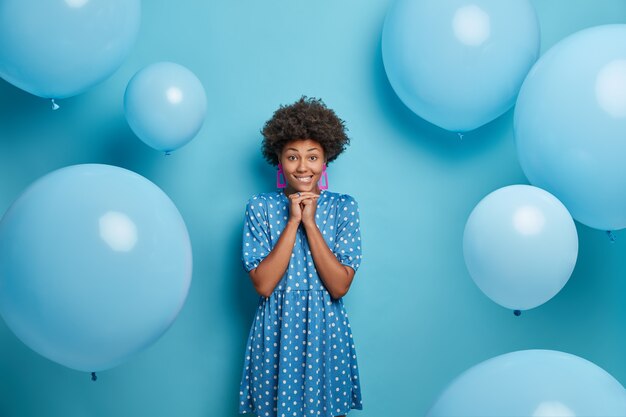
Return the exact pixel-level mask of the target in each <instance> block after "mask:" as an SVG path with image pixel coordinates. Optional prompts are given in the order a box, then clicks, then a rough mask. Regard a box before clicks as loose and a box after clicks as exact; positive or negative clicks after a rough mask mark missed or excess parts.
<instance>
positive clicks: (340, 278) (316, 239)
mask: <svg viewBox="0 0 626 417" xmlns="http://www.w3.org/2000/svg"><path fill="white" fill-rule="evenodd" d="M304 228H305V230H306V234H307V241H308V242H309V248H310V249H311V255H312V256H313V263H314V264H315V269H316V270H317V274H318V275H319V277H320V279H321V280H322V282H323V283H324V286H325V287H326V289H327V290H328V292H329V293H330V295H331V297H333V298H335V299H339V298H341V297H343V296H344V295H346V293H347V292H348V290H349V289H350V284H352V279H353V278H354V270H353V269H352V268H350V267H349V266H345V265H343V264H342V263H341V262H339V261H338V260H337V258H336V257H335V254H334V253H333V252H332V251H331V250H330V248H329V247H328V245H327V244H326V241H325V240H324V237H323V236H322V233H321V232H320V230H319V228H318V227H317V225H316V224H315V223H311V222H310V223H308V224H305V225H304Z"/></svg>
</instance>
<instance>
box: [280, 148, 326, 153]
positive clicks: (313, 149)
mask: <svg viewBox="0 0 626 417" xmlns="http://www.w3.org/2000/svg"><path fill="white" fill-rule="evenodd" d="M287 150H288V151H296V152H298V150H297V149H296V148H287ZM319 150H320V148H311V149H307V152H311V151H319Z"/></svg>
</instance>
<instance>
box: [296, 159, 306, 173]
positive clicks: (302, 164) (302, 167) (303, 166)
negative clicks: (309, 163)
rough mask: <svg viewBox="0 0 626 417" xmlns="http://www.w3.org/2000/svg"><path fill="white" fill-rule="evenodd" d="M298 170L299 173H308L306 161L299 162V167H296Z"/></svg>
mask: <svg viewBox="0 0 626 417" xmlns="http://www.w3.org/2000/svg"><path fill="white" fill-rule="evenodd" d="M296 170H297V171H298V172H305V171H306V161H305V160H304V158H301V159H300V161H299V162H298V166H297V167H296Z"/></svg>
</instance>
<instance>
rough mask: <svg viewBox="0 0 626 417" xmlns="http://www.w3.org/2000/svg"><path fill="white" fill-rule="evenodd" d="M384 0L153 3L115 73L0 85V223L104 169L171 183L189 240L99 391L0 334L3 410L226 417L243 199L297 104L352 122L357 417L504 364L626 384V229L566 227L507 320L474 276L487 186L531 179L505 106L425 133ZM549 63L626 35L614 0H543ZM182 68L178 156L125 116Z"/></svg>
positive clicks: (234, 387)
mask: <svg viewBox="0 0 626 417" xmlns="http://www.w3.org/2000/svg"><path fill="white" fill-rule="evenodd" d="M389 3H390V2H389V0H377V1H363V0H342V1H333V0H315V1H311V0H308V1H303V0H263V1H259V0H257V1H241V0H212V1H210V2H209V1H191V0H187V1H182V0H181V1H178V2H173V1H164V0H150V1H145V2H144V4H143V20H142V27H141V32H140V36H139V39H138V42H137V44H136V46H135V48H134V49H133V51H132V53H131V55H130V57H129V58H128V59H127V60H126V61H125V63H124V65H123V66H122V67H121V68H120V69H119V70H118V71H117V72H116V73H115V74H114V75H113V76H112V77H111V78H109V79H108V80H107V81H105V82H104V83H102V84H100V85H99V86H97V87H95V88H93V89H91V90H90V91H88V92H87V93H85V94H82V95H80V96H78V97H75V98H71V99H67V100H63V101H61V102H60V104H61V109H60V110H58V111H54V112H53V111H52V110H51V109H50V105H49V102H46V101H45V100H42V99H39V98H37V97H34V96H30V95H28V94H26V93H24V92H22V91H20V90H18V89H16V88H14V87H13V86H11V85H9V84H8V83H5V82H3V81H0V213H3V212H4V211H5V210H6V209H7V208H8V206H9V205H10V204H11V202H12V201H13V200H14V199H15V198H16V197H17V196H18V195H19V194H20V192H21V191H22V190H23V189H24V188H25V187H26V186H28V185H29V184H30V183H31V182H32V181H34V180H35V179H37V178H38V177H40V176H42V175H44V174H46V173H48V172H50V171H52V170H54V169H57V168H60V167H63V166H67V165H72V164H78V163H88V162H98V163H109V164H115V165H119V166H122V167H125V168H128V169H131V170H134V171H136V172H138V173H140V174H142V175H144V176H146V177H147V178H149V179H150V180H152V181H153V182H155V183H156V184H157V185H159V186H160V187H162V188H163V190H164V191H165V192H166V193H167V194H168V195H169V196H170V197H171V198H172V200H173V201H174V202H175V203H176V205H177V206H178V208H179V210H180V212H181V213H182V215H183V217H184V218H185V220H186V222H187V226H188V229H189V232H190V235H191V239H192V244H193V248H194V274H193V282H192V286H191V290H190V294H189V298H188V300H187V303H186V305H185V307H184V308H183V310H182V312H181V314H180V316H179V318H178V320H177V321H176V323H175V324H174V326H173V327H172V328H171V329H170V330H169V331H168V332H167V333H166V334H165V335H164V336H163V338H161V339H160V340H159V341H158V342H157V343H156V344H155V345H154V346H152V347H151V348H149V349H148V350H146V351H144V352H143V353H141V354H140V355H138V356H137V357H135V359H134V360H132V361H130V362H128V363H126V364H123V365H122V366H119V367H117V368H115V369H113V370H110V371H107V372H103V373H101V374H100V375H99V376H100V378H99V379H98V381H97V382H96V383H93V382H91V381H90V380H89V376H88V375H86V374H81V373H78V372H76V371H72V370H69V369H66V368H64V367H62V366H60V365H57V364H55V363H53V362H50V361H48V360H47V359H44V358H42V357H40V356H38V355H37V354H35V353H34V352H32V351H31V350H29V349H28V348H27V347H25V346H24V345H23V344H22V343H21V342H20V341H19V340H18V339H16V338H15V337H14V336H13V334H12V333H11V332H10V331H9V330H8V329H7V328H6V326H5V325H4V324H3V323H2V322H0V416H1V417H26V416H29V417H30V416H64V417H74V416H76V417H79V416H80V417H85V416H118V417H125V416H129V417H130V416H141V415H150V416H154V417H161V416H163V417H165V416H174V415H181V416H186V417H197V416H235V415H237V413H236V410H237V397H238V392H239V379H240V376H241V365H242V359H243V352H244V347H245V340H246V337H247V334H248V330H249V325H250V323H251V320H252V315H253V311H254V308H255V306H256V302H257V296H256V295H255V293H254V290H253V288H252V285H251V284H250V283H249V280H248V277H247V276H246V274H245V273H244V272H243V270H242V268H241V265H240V261H239V256H240V253H239V250H240V248H239V245H240V235H241V227H242V217H243V209H244V205H245V202H246V201H247V199H248V197H249V196H250V195H251V194H253V193H256V192H260V191H266V190H271V189H272V188H273V184H274V180H275V174H274V171H273V169H272V168H271V167H269V166H268V165H267V164H265V162H263V160H262V158H261V156H260V152H259V144H260V135H259V129H260V128H261V126H262V124H263V122H264V121H265V120H266V119H267V118H269V117H270V116H271V114H272V112H273V110H274V109H275V108H276V107H277V106H278V105H279V104H282V103H289V102H292V101H294V100H296V99H297V98H298V97H299V96H300V95H301V94H306V95H310V96H317V97H322V98H323V99H324V100H325V101H326V103H327V104H328V105H329V106H331V107H333V108H334V109H335V110H336V111H337V113H338V114H339V115H340V116H341V117H342V118H344V119H345V120H346V122H347V125H348V127H349V129H350V135H351V137H352V139H353V140H352V145H351V147H350V148H349V150H348V151H347V152H346V154H344V155H342V156H341V157H340V158H339V159H338V160H337V162H336V163H334V164H332V165H331V166H330V168H329V175H330V181H331V189H332V190H334V191H339V192H348V193H350V194H352V195H354V196H355V197H356V198H357V200H359V203H360V207H361V219H362V230H363V232H362V233H363V242H364V243H363V247H364V256H365V260H364V262H363V265H362V268H361V269H360V270H359V273H358V274H357V275H356V280H355V282H354V285H353V287H352V289H351V291H350V293H349V294H348V295H347V297H346V299H345V303H346V306H347V309H348V312H349V314H350V318H351V322H352V328H353V331H354V335H355V341H356V345H357V352H358V355H359V362H360V371H361V379H362V384H363V385H362V388H363V398H364V407H365V409H364V411H362V412H354V414H355V415H360V416H363V417H379V416H383V415H415V416H419V415H423V414H424V412H425V411H426V410H427V408H428V406H429V404H430V403H431V402H432V401H433V399H434V398H435V396H436V395H437V394H438V393H439V392H440V391H441V390H442V389H443V388H444V387H445V386H446V384H447V383H448V382H450V380H451V379H452V378H454V377H455V376H456V375H458V374H459V373H460V372H462V371H463V370H465V369H467V368H469V367H470V366H472V365H474V364H476V363H478V362H480V361H482V360H485V359H487V358H490V357H492V356H496V355H499V354H502V353H505V352H510V351H514V350H520V349H528V348H545V349H556V350H562V351H565V352H570V353H573V354H576V355H579V356H582V357H584V358H586V359H589V360H591V361H593V362H595V363H596V364H598V365H599V366H601V367H603V368H604V369H606V370H607V371H608V372H610V373H611V374H612V375H613V376H615V377H616V378H617V379H618V380H619V381H620V382H621V383H622V384H626V360H624V352H625V351H626V337H625V332H624V329H625V328H626V303H625V302H624V300H625V299H626V262H625V261H624V256H623V253H624V250H625V248H626V233H623V232H617V233H616V235H617V241H616V242H615V243H610V242H609V240H608V238H607V237H606V235H605V234H604V233H603V232H600V231H596V230H592V229H589V228H587V227H585V226H582V225H578V224H577V227H578V232H579V239H580V252H579V259H578V264H577V266H576V269H575V271H574V274H573V276H572V278H571V279H570V281H569V283H568V284H567V285H566V287H565V288H564V289H563V291H562V292H561V293H560V294H558V295H557V296H556V298H554V299H553V300H552V301H550V302H548V303H547V304H545V305H543V306H541V307H539V308H537V309H534V310H530V311H528V312H525V313H524V314H523V315H522V316H521V317H515V316H513V314H512V313H511V312H510V311H507V310H505V309H503V308H501V307H499V306H498V305H496V304H494V303H493V302H491V301H490V300H489V299H488V298H486V297H485V296H484V295H483V294H482V293H481V292H480V291H479V290H478V288H477V287H476V286H475V285H474V284H473V282H472V281H471V279H470V277H469V275H468V273H467V272H466V269H465V265H464V261H463V255H462V234H463V227H464V224H465V221H466V219H467V216H468V215H469V213H470V212H471V210H472V209H473V207H474V206H475V205H476V203H478V201H479V200H480V199H481V198H482V197H484V196H485V195H486V194H488V193H489V192H491V191H493V190H495V189H497V188H499V187H502V186H505V185H509V184H515V183H526V180H525V177H524V175H523V173H522V171H521V169H520V167H519V164H518V162H517V157H516V154H515V146H514V139H513V131H512V112H511V111H510V112H508V113H506V114H505V115H503V116H502V117H500V118H499V119H497V120H495V121H494V122H492V123H490V124H488V125H486V126H484V127H482V128H480V129H478V130H476V131H473V132H470V133H468V134H467V135H465V136H464V138H463V140H460V139H459V138H458V137H457V136H456V134H453V133H449V132H446V131H443V130H440V129H439V128H436V127H434V126H432V125H430V124H428V123H427V122H424V121H423V120H421V119H420V118H418V117H417V116H415V115H413V114H412V113H411V112H410V111H409V110H407V109H406V108H405V107H404V106H403V105H402V103H401V102H400V101H399V100H398V99H397V98H396V96H395V94H394V93H393V91H392V90H391V88H390V86H389V83H388V81H387V79H386V76H385V73H384V70H383V65H382V60H381V52H380V34H381V29H382V24H383V19H384V16H385V12H386V10H387V8H388V5H389ZM533 4H534V5H535V7H536V9H537V13H538V16H539V20H540V24H541V29H542V51H545V50H546V49H547V48H549V47H550V46H551V45H553V44H554V43H556V42H557V41H558V40H560V39H562V38H563V37H565V36H567V35H568V34H570V33H573V32H575V31H577V30H579V29H582V28H585V27H589V26H594V25H598V24H605V23H617V22H619V23H626V2H624V1H623V0H602V1H595V2H592V1H588V0H535V1H533ZM162 60H171V61H174V62H178V63H180V64H182V65H185V66H187V67H188V68H190V69H191V70H192V71H194V72H195V73H196V74H197V75H198V77H199V78H200V79H201V81H202V83H203V84H204V86H205V88H206V91H207V95H208V99H209V109H208V117H207V121H206V123H205V125H204V127H203V129H202V131H201V132H200V134H199V136H198V137H197V138H196V139H195V140H194V141H193V142H191V143H190V144H189V145H188V146H186V147H184V148H182V149H181V150H179V151H177V152H175V153H174V154H172V155H171V156H167V157H165V156H163V155H162V154H160V153H158V152H156V151H153V150H152V149H150V148H148V147H147V146H145V145H144V144H143V143H141V142H140V141H139V140H138V139H136V138H135V137H134V135H133V134H132V132H131V131H130V129H129V127H128V126H127V124H126V122H125V119H124V115H123V108H122V97H123V93H124V89H125V86H126V83H127V82H128V80H129V79H130V77H131V76H132V75H133V74H134V72H135V71H137V70H138V69H140V68H141V67H143V66H145V65H147V64H149V63H152V62H155V61H162Z"/></svg>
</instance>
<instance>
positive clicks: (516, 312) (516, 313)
mask: <svg viewBox="0 0 626 417" xmlns="http://www.w3.org/2000/svg"><path fill="white" fill-rule="evenodd" d="M513 314H515V315H516V316H517V317H519V316H520V315H521V314H522V312H521V311H519V310H514V311H513Z"/></svg>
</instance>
